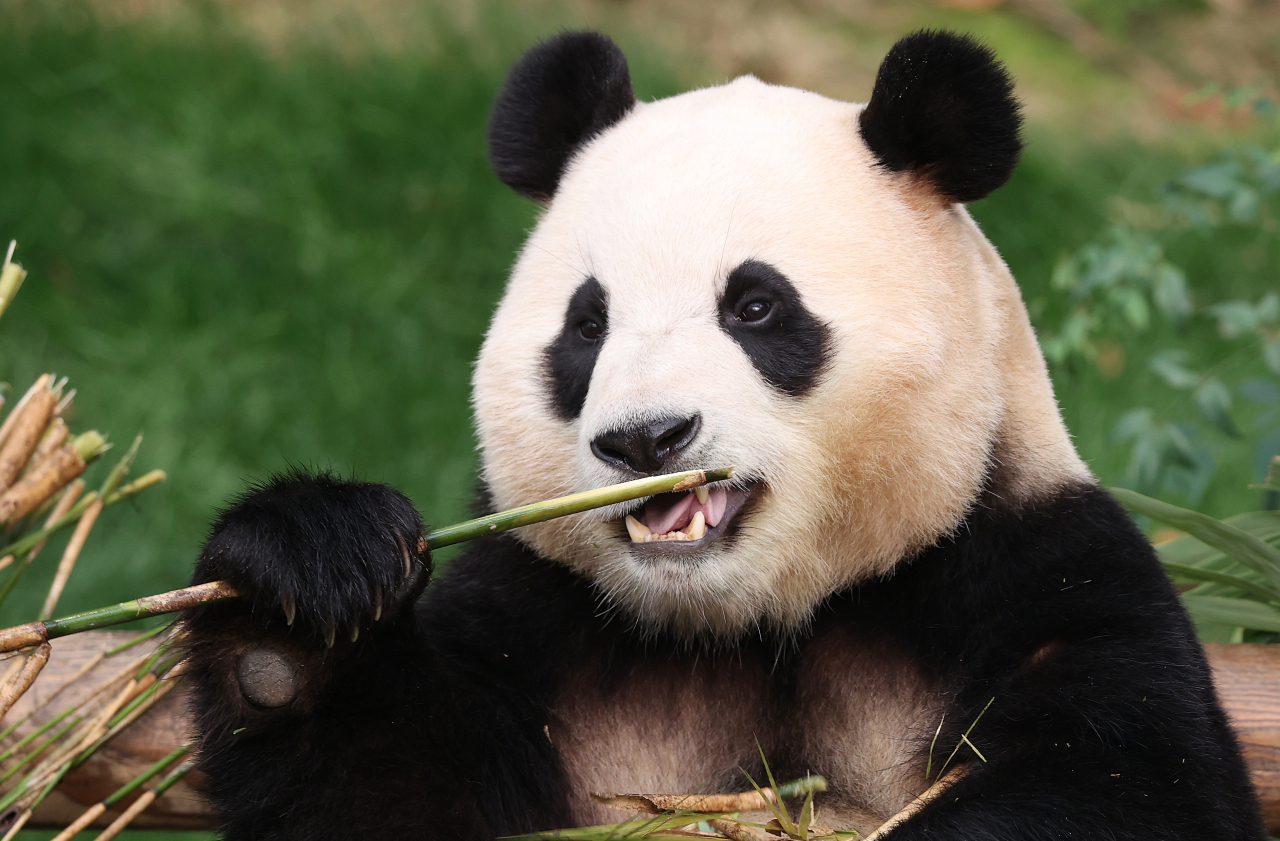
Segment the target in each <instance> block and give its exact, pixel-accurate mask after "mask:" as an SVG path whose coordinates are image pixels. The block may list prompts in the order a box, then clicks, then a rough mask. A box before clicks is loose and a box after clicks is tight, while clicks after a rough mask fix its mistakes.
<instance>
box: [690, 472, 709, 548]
mask: <svg viewBox="0 0 1280 841" xmlns="http://www.w3.org/2000/svg"><path fill="white" fill-rule="evenodd" d="M693 495H694V496H696V497H697V498H698V503H699V504H700V505H706V504H707V500H708V499H710V498H711V489H710V488H708V487H707V486H706V485H698V487H696V488H694V489H693ZM696 539H697V538H695V540H696Z"/></svg>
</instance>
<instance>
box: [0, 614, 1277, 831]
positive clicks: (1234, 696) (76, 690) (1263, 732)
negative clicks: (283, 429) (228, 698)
mask: <svg viewBox="0 0 1280 841" xmlns="http://www.w3.org/2000/svg"><path fill="white" fill-rule="evenodd" d="M132 636H133V633H132V632H128V631H90V632H87V633H83V634H75V635H72V636H68V637H64V638H62V639H57V640H54V641H53V654H52V656H51V657H50V660H49V665H48V666H47V667H46V668H45V670H44V671H43V672H42V673H41V674H40V677H39V679H38V680H37V681H36V682H35V685H34V686H33V687H32V688H31V690H30V691H28V692H27V694H26V695H25V696H23V697H22V698H21V699H20V700H19V701H18V703H17V704H16V705H15V706H14V708H13V709H12V710H11V711H10V712H9V715H8V717H7V721H9V722H12V721H16V720H18V719H19V718H21V717H22V716H24V715H26V714H27V713H28V712H30V711H31V710H32V709H33V708H34V707H35V706H36V705H37V704H40V703H41V702H42V701H43V700H44V699H45V698H47V697H48V696H49V695H50V694H51V693H52V692H53V691H54V690H56V689H57V688H58V687H59V686H60V685H62V684H63V683H64V682H65V681H66V680H67V678H69V677H71V676H72V675H74V674H75V673H76V672H77V671H78V670H79V669H80V667H81V666H83V665H84V664H85V663H87V662H88V661H89V660H90V659H91V658H92V657H93V656H94V655H96V654H98V653H100V652H102V651H105V650H107V649H108V648H111V647H112V646H115V645H118V644H120V643H121V642H122V641H124V640H127V639H129V638H131V637H132ZM153 645H154V643H153V642H148V643H145V644H143V645H139V646H137V647H136V648H134V649H130V650H129V651H127V652H124V653H122V654H117V655H115V656H114V657H112V658H111V659H110V660H107V661H104V662H103V663H101V664H99V665H98V666H96V667H94V669H93V670H92V671H90V672H88V673H87V674H86V675H85V676H84V677H83V678H81V679H80V680H78V681H77V682H76V684H77V685H75V686H72V687H70V688H68V689H66V690H64V691H63V692H62V693H61V694H60V695H59V696H58V697H57V698H56V699H55V700H54V702H53V703H51V704H49V705H48V706H47V707H46V708H44V709H42V710H40V711H39V712H38V713H37V714H36V715H35V716H33V718H32V721H31V722H29V723H27V724H24V725H23V726H22V727H20V728H18V730H17V731H16V732H15V733H14V734H13V735H12V736H10V737H9V738H8V739H6V740H5V743H4V744H3V745H0V749H4V748H7V747H8V746H9V745H11V744H13V743H14V742H16V741H17V740H18V739H20V738H22V736H24V735H26V734H27V733H30V732H31V730H33V729H34V728H35V727H38V726H39V725H40V724H42V723H44V722H46V721H48V720H49V719H51V718H52V717H53V716H55V715H57V714H58V713H59V712H61V711H62V710H64V709H66V707H67V706H68V705H70V704H71V703H74V702H75V701H76V700H78V699H79V698H83V697H84V696H85V695H86V694H88V693H89V692H90V691H92V689H93V687H94V686H96V685H98V684H99V683H100V682H101V681H102V680H105V679H106V678H107V677H109V676H110V675H111V674H113V673H114V672H115V671H119V670H120V669H122V668H123V667H124V666H125V665H126V663H127V662H128V661H130V660H133V659H135V658H137V657H138V656H140V655H141V654H143V653H144V652H146V651H148V650H150V648H151V647H152V646H153ZM1206 649H1207V650H1208V653H1209V661H1210V662H1211V663H1212V664H1213V669H1214V680H1215V682H1216V684H1217V687H1218V692H1219V694H1220V695H1221V697H1222V701H1223V704H1224V705H1225V706H1226V708H1227V712H1228V714H1229V715H1230V716H1231V720H1232V723H1233V724H1234V725H1235V728H1236V732H1237V733H1238V734H1239V737H1240V742H1241V745H1242V747H1243V748H1244V755H1245V760H1246V761H1247V762H1248V764H1249V770H1250V773H1251V774H1252V776H1253V781H1254V785H1255V786H1257V789H1258V796H1259V797H1260V798H1261V800H1262V808H1263V814H1264V817H1265V819H1266V822H1267V826H1268V827H1269V828H1270V830H1271V832H1272V834H1280V645H1209V646H1206ZM190 738H191V733H190V725H189V723H188V720H187V716H186V692H185V691H184V690H183V689H181V688H179V689H178V690H177V691H175V692H171V693H169V694H168V695H167V696H166V697H165V698H164V699H163V700H162V701H160V703H158V704H157V705H156V706H155V708H153V709H152V710H151V711H150V712H148V713H147V714H146V715H144V716H143V717H142V718H140V719H139V720H138V721H137V722H136V723H135V724H134V725H133V726H132V727H130V728H129V729H128V730H126V731H124V732H123V733H121V734H120V735H119V736H118V737H116V739H115V740H114V741H113V742H112V743H111V744H109V745H107V746H106V747H104V748H103V749H102V750H100V751H99V752H98V753H97V754H96V755H95V756H94V757H93V758H92V759H90V760H89V761H88V762H86V763H85V764H84V765H83V766H81V767H80V768H79V769H78V770H76V771H75V772H74V773H72V774H69V775H68V776H67V778H66V780H64V781H63V783H62V785H61V786H59V787H58V789H57V790H56V791H55V792H54V793H53V794H52V795H50V797H49V798H48V799H47V800H46V801H45V802H44V804H43V805H42V806H41V807H40V808H39V809H38V810H36V813H35V816H34V818H33V819H32V821H31V823H30V825H31V826H44V827H63V826H66V825H67V824H69V823H70V822H71V821H73V820H75V818H77V817H79V816H80V814H81V813H82V812H84V810H85V809H87V808H89V807H90V806H92V805H93V804H95V803H97V802H99V801H100V800H102V799H103V798H104V797H106V796H107V795H109V794H111V793H112V792H113V791H115V790H116V789H117V788H119V787H120V786H122V785H124V784H125V783H126V782H128V781H129V780H131V779H133V778H134V777H135V776H137V775H138V774H139V773H141V772H142V771H143V770H145V769H146V768H147V766H149V765H150V764H151V763H153V762H155V761H156V760H158V759H159V758H161V757H163V756H164V755H165V754H167V753H168V752H169V751H170V750H172V749H173V748H174V747H175V746H177V745H180V744H183V743H185V742H186V741H188V740H189V739H190ZM199 784H200V780H199V778H198V776H197V775H196V774H191V775H188V777H187V778H186V779H184V780H183V782H181V783H179V784H178V785H176V786H174V787H173V788H172V789H170V790H169V791H168V792H166V793H165V794H164V795H163V796H162V797H160V798H159V799H158V800H157V801H156V802H155V803H154V804H153V805H152V806H151V807H150V808H149V809H147V811H145V812H144V813H142V815H140V816H139V817H138V818H137V820H136V822H135V825H136V826H137V827H139V828H144V827H149V828H155V829H205V828H208V827H209V826H210V822H209V816H208V807H207V806H206V805H205V803H204V802H203V801H202V800H201V799H200V797H199V795H198V794H196V790H197V789H198V787H199ZM133 799H134V798H128V799H126V800H124V801H123V802H121V803H120V804H119V809H120V810H124V809H126V808H128V806H129V804H130V803H131V802H132V801H133ZM118 814H119V812H115V811H112V812H107V813H105V814H104V815H103V816H102V817H101V818H100V819H99V820H98V821H97V822H96V823H95V825H96V826H106V825H107V824H109V823H110V822H111V821H112V820H114V819H115V818H116V817H117V816H118Z"/></svg>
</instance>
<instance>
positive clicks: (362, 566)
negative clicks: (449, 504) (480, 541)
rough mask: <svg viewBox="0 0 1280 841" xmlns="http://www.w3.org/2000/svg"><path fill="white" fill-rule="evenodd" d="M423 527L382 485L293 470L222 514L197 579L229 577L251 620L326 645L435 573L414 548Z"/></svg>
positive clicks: (386, 614) (372, 622) (379, 619)
mask: <svg viewBox="0 0 1280 841" xmlns="http://www.w3.org/2000/svg"><path fill="white" fill-rule="evenodd" d="M424 533H425V532H424V529H423V527H422V521H421V520H420V519H419V517H418V512H417V511H416V510H414V507H413V504H412V503H411V502H409V500H408V499H407V498H406V497H405V496H404V495H403V494H401V493H399V492H397V491H395V490H393V489H392V488H389V487H387V486H386V485H377V484H371V483H367V482H352V481H343V480H340V479H338V478H336V477H334V476H333V475H331V474H329V473H315V474H310V473H305V472H302V471H293V472H291V473H288V474H285V475H281V476H276V477H274V478H272V479H271V480H270V481H268V482H266V483H263V484H260V485H255V486H253V487H251V488H250V489H249V490H248V491H246V492H245V493H244V494H243V495H241V496H240V497H239V498H238V499H236V500H235V501H234V502H233V503H232V505H231V506H229V507H228V508H226V509H225V510H223V511H222V512H221V513H220V514H219V516H218V518H217V520H216V521H215V522H214V525H213V530H212V534H211V536H210V538H209V541H208V543H206V544H205V547H204V551H203V552H202V553H201V555H200V560H199V561H198V562H197V564H196V573H195V578H194V583H203V582H206V581H217V580H227V581H230V582H231V583H232V585H234V586H235V587H236V588H237V589H238V590H239V591H240V594H241V601H240V603H241V604H242V605H245V606H246V607H248V608H249V609H250V610H251V611H252V613H253V615H254V616H255V617H261V618H262V619H264V620H265V621H266V622H268V623H271V624H276V623H279V622H283V623H285V624H286V625H288V626H290V627H291V629H292V630H291V633H293V632H296V631H299V630H300V631H301V632H303V633H307V634H311V635H313V636H314V637H316V638H317V639H320V640H323V641H324V642H325V643H326V644H327V645H328V646H329V647H330V648H332V647H333V645H334V643H335V641H336V640H340V639H350V640H351V641H353V642H354V641H355V640H356V639H357V638H358V637H359V634H360V632H361V630H362V629H364V628H370V627H374V626H377V625H378V624H380V623H385V622H386V621H387V620H389V619H391V618H392V617H394V616H395V615H396V614H397V613H398V612H399V610H400V607H401V606H402V605H403V604H404V602H406V601H409V600H411V597H412V596H416V595H417V591H419V590H420V589H421V586H422V585H423V584H425V581H426V577H427V576H428V575H429V574H430V570H431V562H430V558H429V557H428V556H427V555H426V554H425V553H424V554H423V555H421V556H419V554H418V551H417V549H418V541H419V539H420V538H421V537H422V535H423V534H424Z"/></svg>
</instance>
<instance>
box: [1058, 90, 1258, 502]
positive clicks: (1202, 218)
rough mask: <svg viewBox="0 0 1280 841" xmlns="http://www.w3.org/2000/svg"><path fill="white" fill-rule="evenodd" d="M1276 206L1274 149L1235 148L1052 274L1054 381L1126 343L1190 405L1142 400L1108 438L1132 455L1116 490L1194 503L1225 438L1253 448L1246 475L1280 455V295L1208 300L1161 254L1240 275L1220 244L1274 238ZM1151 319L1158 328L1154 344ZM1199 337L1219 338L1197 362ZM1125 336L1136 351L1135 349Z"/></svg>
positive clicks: (1171, 185)
mask: <svg viewBox="0 0 1280 841" xmlns="http://www.w3.org/2000/svg"><path fill="white" fill-rule="evenodd" d="M1255 110H1258V111H1259V112H1260V113H1269V111H1268V109H1266V108H1263V107H1261V106H1260V105H1259V106H1256V107H1255ZM1278 127H1280V125H1278ZM1278 196H1280V144H1277V146H1276V151H1275V152H1269V151H1267V150H1266V149H1265V148H1264V147H1263V146H1262V145H1260V144H1259V143H1257V142H1250V143H1242V144H1241V145H1240V146H1238V147H1236V148H1231V149H1228V150H1225V151H1224V152H1222V153H1221V154H1220V155H1219V157H1218V158H1217V160H1215V161H1213V162H1211V163H1208V164H1204V165H1200V166H1196V167H1193V168H1191V169H1188V170H1187V171H1185V172H1184V173H1182V174H1181V175H1180V176H1178V177H1176V178H1174V179H1172V180H1171V181H1169V182H1168V183H1166V184H1165V185H1164V186H1163V188H1162V189H1161V190H1160V191H1159V199H1160V202H1159V205H1158V207H1157V210H1158V212H1157V213H1155V214H1148V215H1147V222H1148V225H1147V227H1146V228H1138V227H1137V226H1135V225H1133V224H1116V225H1113V226H1112V227H1111V228H1110V230H1109V231H1108V232H1107V234H1106V236H1105V237H1104V238H1103V239H1102V240H1100V241H1098V242H1095V243H1089V244H1087V245H1085V246H1083V247H1081V248H1079V249H1078V250H1077V251H1075V252H1074V253H1073V254H1071V255H1069V256H1068V257H1066V258H1064V259H1063V260H1061V261H1060V262H1059V264H1058V266H1057V268H1056V269H1055V271H1054V274H1053V281H1052V285H1053V287H1054V288H1055V289H1057V290H1059V291H1060V292H1062V293H1063V294H1064V295H1065V296H1066V299H1067V302H1068V309H1067V311H1066V312H1065V313H1064V314H1063V315H1062V316H1061V317H1060V318H1058V319H1057V323H1056V324H1053V325H1052V326H1051V327H1050V329H1049V331H1048V333H1047V335H1046V338H1045V340H1044V349H1045V355H1046V357H1047V358H1048V360H1049V361H1050V363H1051V364H1052V365H1053V366H1054V367H1055V369H1056V370H1057V371H1058V372H1059V373H1060V375H1062V374H1064V373H1065V375H1067V376H1070V375H1071V374H1072V373H1073V372H1079V370H1080V369H1081V368H1082V367H1084V366H1087V365H1093V366H1101V365H1104V364H1106V362H1107V360H1106V359H1104V354H1105V352H1107V351H1113V352H1114V349H1115V348H1119V347H1129V348H1134V349H1136V350H1137V351H1138V354H1139V355H1144V356H1145V360H1146V368H1147V371H1148V375H1149V376H1152V377H1154V378H1155V379H1156V380H1157V381H1158V382H1159V383H1161V384H1162V385H1163V386H1164V387H1165V388H1166V389H1167V390H1168V391H1169V392H1171V393H1177V392H1182V393H1185V394H1186V395H1187V397H1188V398H1189V400H1188V401H1187V403H1186V405H1187V407H1188V408H1190V409H1192V410H1193V412H1194V414H1192V415H1190V416H1180V417H1179V416H1173V417H1170V416H1169V413H1168V412H1167V411H1161V412H1158V411H1157V410H1156V409H1155V408H1153V407H1152V406H1149V405H1140V404H1139V405H1135V406H1132V408H1130V409H1129V410H1128V411H1127V412H1126V413H1125V414H1124V415H1123V416H1122V417H1120V418H1119V419H1118V421H1117V422H1116V424H1115V426H1114V427H1113V429H1112V433H1111V437H1112V439H1113V440H1114V441H1116V442H1119V443H1125V444H1128V445H1129V462H1128V466H1127V468H1126V470H1125V476H1124V481H1125V482H1126V483H1127V484H1130V485H1132V486H1134V487H1136V488H1137V489H1139V490H1141V491H1143V492H1144V493H1164V494H1169V495H1174V496H1180V497H1183V498H1185V499H1187V500H1188V501H1190V502H1191V503H1192V504H1195V503H1197V502H1199V501H1200V500H1201V499H1202V498H1203V497H1204V495H1205V492H1206V489H1207V487H1208V486H1209V483H1210V481H1211V480H1212V479H1213V477H1214V475H1215V473H1216V472H1218V471H1219V468H1220V466H1221V462H1220V459H1219V456H1218V453H1219V451H1220V450H1221V449H1222V448H1221V446H1219V445H1220V444H1221V442H1223V441H1224V440H1229V439H1247V440H1248V441H1250V442H1252V444H1253V446H1254V462H1255V464H1254V468H1255V470H1256V473H1255V475H1258V474H1260V473H1261V472H1262V471H1263V470H1264V469H1265V465H1266V464H1267V462H1268V461H1269V459H1270V458H1271V456H1273V455H1274V454H1276V453H1277V452H1280V293H1276V292H1274V291H1273V292H1266V293H1264V294H1262V295H1261V296H1259V297H1257V298H1256V299H1252V300H1250V299H1227V300H1220V301H1216V302H1205V301H1203V299H1202V295H1200V296H1197V295H1196V294H1193V290H1194V291H1195V292H1202V290H1201V289H1200V288H1199V284H1195V283H1190V282H1189V281H1188V272H1187V271H1186V270H1184V269H1183V268H1181V267H1180V266H1179V265H1178V264H1177V263H1176V262H1175V260H1174V259H1173V258H1171V257H1170V256H1169V251H1170V249H1171V248H1177V247H1179V246H1183V245H1185V243H1186V242H1187V241H1188V240H1191V241H1193V242H1194V243H1195V244H1196V245H1197V246H1199V248H1200V250H1202V251H1204V252H1208V253H1211V254H1212V255H1213V256H1214V257H1215V258H1216V259H1217V260H1218V261H1219V262H1220V264H1222V265H1224V266H1229V267H1232V268H1235V269H1237V270H1238V269H1239V268H1240V261H1239V259H1238V258H1237V257H1236V256H1235V255H1236V252H1235V249H1233V245H1234V244H1235V243H1234V242H1233V241H1232V239H1231V238H1230V236H1229V235H1230V234H1231V233H1232V232H1233V231H1235V232H1240V231H1248V232H1256V233H1257V234H1259V235H1262V236H1265V235H1267V234H1269V233H1270V232H1271V230H1272V229H1273V227H1274V224H1275V212H1276V209H1277V208H1276V205H1277V197H1278ZM1153 219H1154V222H1153V221H1152V220H1153ZM1268 256H1274V255H1268ZM1197 298H1201V299H1200V300H1197ZM1157 320H1159V321H1162V322H1163V326H1164V327H1165V330H1164V332H1163V333H1162V334H1160V335H1159V336H1158V337H1157V336H1156V335H1154V334H1155V333H1156V330H1155V329H1154V328H1155V327H1156V324H1155V322H1156V321H1157ZM1206 327H1211V328H1215V329H1216V333H1217V336H1218V338H1219V339H1220V340H1221V342H1222V344H1224V345H1225V348H1223V349H1221V350H1219V349H1216V348H1215V352H1214V353H1212V354H1206V353H1204V347H1205V346H1204V345H1203V343H1197V342H1196V338H1197V333H1203V332H1204V330H1205V328H1206ZM1134 337H1141V338H1142V341H1143V342H1144V343H1145V346H1143V347H1135V345H1136V343H1135V342H1134V341H1133V340H1134ZM1242 363H1243V364H1242ZM1237 395H1240V396H1242V397H1244V398H1245V401H1244V402H1245V403H1246V404H1248V406H1249V408H1248V410H1245V411H1242V410H1241V408H1240V406H1239V404H1238V402H1237V401H1236V399H1235V398H1236V396H1237Z"/></svg>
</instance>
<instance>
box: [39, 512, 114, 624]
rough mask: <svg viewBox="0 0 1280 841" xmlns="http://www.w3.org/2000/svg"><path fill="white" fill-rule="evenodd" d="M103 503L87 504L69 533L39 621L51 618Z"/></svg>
mask: <svg viewBox="0 0 1280 841" xmlns="http://www.w3.org/2000/svg"><path fill="white" fill-rule="evenodd" d="M103 505H104V503H103V501H102V499H101V497H99V498H98V499H95V500H94V501H93V502H92V503H90V504H89V507H88V508H86V509H85V510H84V513H83V514H81V515H80V522H79V523H77V524H76V530H75V531H74V532H72V533H71V539H70V540H69V541H67V548H66V549H64V550H63V552H62V560H61V561H59V562H58V571H57V572H56V573H55V574H54V576H53V583H52V584H50V585H49V593H48V595H46V596H45V599H44V606H43V607H41V608H40V614H39V618H40V619H48V618H50V617H51V616H53V609H54V608H55V607H57V606H58V599H60V598H61V597H62V590H63V588H65V587H66V586H67V579H69V578H70V577H71V571H72V570H73V569H75V566H76V559H77V558H79V557H80V552H81V551H82V550H83V549H84V542H85V541H86V540H88V539H89V532H90V531H91V530H92V529H93V524H94V523H96V522H97V521H98V515H99V514H101V513H102V507H103Z"/></svg>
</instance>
